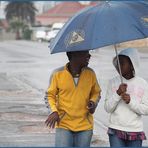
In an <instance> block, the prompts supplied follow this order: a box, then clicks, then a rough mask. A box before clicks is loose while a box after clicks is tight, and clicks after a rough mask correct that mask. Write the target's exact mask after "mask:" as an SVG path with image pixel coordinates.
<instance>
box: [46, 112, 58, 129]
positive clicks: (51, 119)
mask: <svg viewBox="0 0 148 148" xmlns="http://www.w3.org/2000/svg"><path fill="white" fill-rule="evenodd" d="M59 119H60V118H59V115H58V112H53V113H52V114H50V115H49V116H48V118H47V120H46V121H45V124H46V125H47V126H49V127H50V128H54V127H55V124H56V122H57V123H58V122H59Z"/></svg>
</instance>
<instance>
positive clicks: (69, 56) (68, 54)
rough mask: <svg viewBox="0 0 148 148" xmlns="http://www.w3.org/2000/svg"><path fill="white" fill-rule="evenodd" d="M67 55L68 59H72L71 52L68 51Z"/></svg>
mask: <svg viewBox="0 0 148 148" xmlns="http://www.w3.org/2000/svg"><path fill="white" fill-rule="evenodd" d="M66 55H67V57H68V60H69V61H70V60H71V57H72V55H71V52H66Z"/></svg>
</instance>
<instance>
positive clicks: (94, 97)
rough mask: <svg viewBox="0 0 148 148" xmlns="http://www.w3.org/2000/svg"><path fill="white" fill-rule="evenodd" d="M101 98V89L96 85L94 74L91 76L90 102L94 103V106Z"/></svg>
mask: <svg viewBox="0 0 148 148" xmlns="http://www.w3.org/2000/svg"><path fill="white" fill-rule="evenodd" d="M100 98H101V88H100V86H99V84H98V81H97V78H96V75H95V73H94V75H93V85H92V89H91V93H90V100H91V101H93V102H95V104H96V106H97V105H98V103H99V100H100Z"/></svg>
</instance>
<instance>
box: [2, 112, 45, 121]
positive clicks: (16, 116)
mask: <svg viewBox="0 0 148 148" xmlns="http://www.w3.org/2000/svg"><path fill="white" fill-rule="evenodd" d="M45 119H46V116H41V115H34V114H27V113H19V112H10V113H0V120H3V121H29V122H31V121H32V122H44V121H45Z"/></svg>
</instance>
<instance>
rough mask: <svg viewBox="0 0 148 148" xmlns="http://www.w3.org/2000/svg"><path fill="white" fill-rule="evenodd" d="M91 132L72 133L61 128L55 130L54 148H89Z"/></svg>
mask: <svg viewBox="0 0 148 148" xmlns="http://www.w3.org/2000/svg"><path fill="white" fill-rule="evenodd" d="M92 134H93V131H92V130H87V131H79V132H73V131H70V130H66V129H63V128H57V129H56V135H55V146H56V147H90V142H91V138H92Z"/></svg>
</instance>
